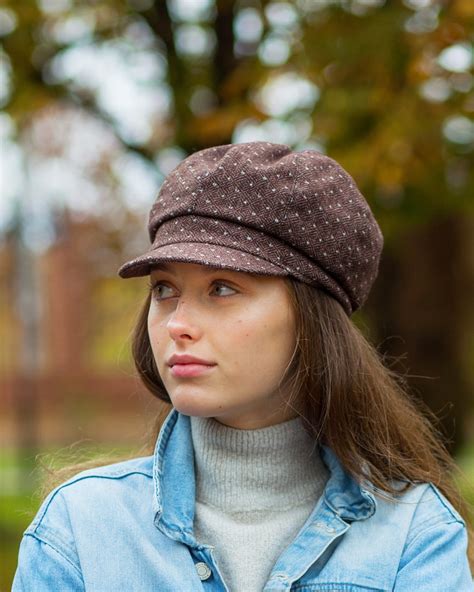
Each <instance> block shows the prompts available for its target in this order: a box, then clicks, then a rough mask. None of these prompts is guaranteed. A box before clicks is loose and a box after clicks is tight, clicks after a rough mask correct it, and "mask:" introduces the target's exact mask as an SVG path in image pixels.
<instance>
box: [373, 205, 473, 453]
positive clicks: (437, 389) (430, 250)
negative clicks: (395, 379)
mask: <svg viewBox="0 0 474 592" xmlns="http://www.w3.org/2000/svg"><path fill="white" fill-rule="evenodd" d="M470 232H472V226H471V227H470V225H469V223H468V222H467V221H466V218H465V217H463V216H462V215H460V214H454V213H453V214H450V215H449V216H445V217H444V218H439V219H436V220H433V221H430V222H429V223H427V224H426V225H424V226H419V227H416V228H413V229H410V230H409V231H407V232H405V233H404V234H402V235H401V236H400V237H399V238H398V239H397V242H396V244H391V245H386V248H385V249H384V254H383V256H382V261H381V268H380V273H379V277H378V279H377V281H376V284H375V286H374V290H373V293H372V294H371V306H370V312H369V314H370V315H371V316H372V315H373V321H374V327H376V331H378V332H379V333H378V335H377V338H376V340H377V343H380V342H381V341H383V340H384V339H385V340H386V341H384V343H383V344H382V346H381V347H380V349H381V351H382V352H383V353H386V354H388V355H389V356H405V355H406V358H407V363H406V364H405V363H404V364H403V368H401V367H399V366H396V369H397V370H398V371H400V372H402V373H407V374H408V375H410V376H412V375H416V376H412V377H410V378H408V384H409V385H410V387H411V390H412V392H414V394H415V395H416V396H419V397H421V398H422V399H423V400H424V401H425V402H426V403H427V404H428V406H429V407H430V408H431V409H432V410H433V411H434V412H435V413H436V414H437V415H438V417H439V419H440V423H439V426H437V427H438V428H439V429H441V431H442V432H443V434H444V435H445V436H446V438H447V440H448V441H447V446H448V449H449V450H450V452H451V453H452V454H455V453H456V452H457V451H458V450H459V449H460V447H461V446H462V445H463V444H464V442H465V441H466V439H467V436H468V434H467V431H468V425H467V423H466V422H467V420H468V418H469V412H470V406H471V399H472V393H470V390H471V388H472V385H471V384H470V379H469V375H468V371H467V356H466V353H465V352H466V349H467V347H468V332H469V321H470V318H471V317H470V314H471V308H472V262H471V257H470V256H469V253H470V248H471V247H472V241H471V239H470ZM397 364H399V362H397Z"/></svg>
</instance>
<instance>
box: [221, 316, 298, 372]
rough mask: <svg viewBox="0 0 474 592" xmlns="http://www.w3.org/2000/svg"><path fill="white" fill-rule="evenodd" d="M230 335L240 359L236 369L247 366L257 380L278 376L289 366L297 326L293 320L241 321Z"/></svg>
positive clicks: (236, 363)
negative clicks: (279, 372) (268, 375)
mask: <svg viewBox="0 0 474 592" xmlns="http://www.w3.org/2000/svg"><path fill="white" fill-rule="evenodd" d="M232 329H233V331H232V332H230V331H229V333H228V334H229V335H231V334H232V335H233V337H232V343H231V344H229V346H230V347H231V348H232V349H233V351H234V352H235V353H237V352H239V355H238V356H236V357H235V365H236V366H237V365H238V366H240V365H242V366H244V367H245V368H246V369H247V370H248V371H252V370H253V372H254V375H255V376H259V375H260V376H262V375H263V374H266V373H267V372H270V373H273V372H278V371H279V369H284V368H285V367H286V365H287V363H288V362H289V360H290V358H291V356H292V354H293V350H294V347H295V344H296V338H295V334H294V333H295V331H294V325H293V322H292V320H291V319H290V318H281V316H280V315H273V316H272V315H270V316H268V317H267V318H262V315H258V316H257V317H256V318H255V319H254V320H253V321H249V319H245V320H239V321H237V322H236V323H235V325H234V327H233V328H232Z"/></svg>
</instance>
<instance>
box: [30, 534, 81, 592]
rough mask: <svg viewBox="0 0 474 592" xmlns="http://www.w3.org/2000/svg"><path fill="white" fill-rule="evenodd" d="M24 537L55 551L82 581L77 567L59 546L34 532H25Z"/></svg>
mask: <svg viewBox="0 0 474 592" xmlns="http://www.w3.org/2000/svg"><path fill="white" fill-rule="evenodd" d="M24 536H30V537H32V538H34V539H36V540H37V541H39V542H40V543H43V544H45V545H48V547H50V548H51V549H53V551H55V552H56V553H57V554H58V555H60V556H61V557H62V558H63V559H64V560H65V561H67V562H68V563H69V565H71V566H72V567H73V568H74V570H75V571H76V573H77V575H78V576H79V577H80V579H81V581H82V572H81V570H80V568H79V566H78V565H76V564H75V563H74V562H73V561H71V559H70V558H69V557H68V556H67V555H66V554H65V553H63V551H61V550H60V548H59V546H57V545H56V544H55V543H53V542H52V541H50V540H48V539H46V538H45V537H43V536H41V535H39V534H37V533H36V532H26V533H25V535H24Z"/></svg>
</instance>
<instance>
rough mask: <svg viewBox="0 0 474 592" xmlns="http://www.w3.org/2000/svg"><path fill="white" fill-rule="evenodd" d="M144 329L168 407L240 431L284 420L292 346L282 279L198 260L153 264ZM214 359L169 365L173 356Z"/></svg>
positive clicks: (290, 413) (291, 325)
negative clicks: (286, 374) (283, 381)
mask: <svg viewBox="0 0 474 592" xmlns="http://www.w3.org/2000/svg"><path fill="white" fill-rule="evenodd" d="M150 283H151V286H153V290H152V299H151V304H150V310H149V314H148V334H149V337H150V343H151V346H152V350H153V355H154V357H155V361H156V364H157V367H158V370H159V373H160V376H161V379H162V380H163V383H164V385H165V387H166V390H167V391H168V394H169V396H170V399H171V402H172V404H173V406H174V407H175V408H176V409H177V410H178V411H180V412H181V413H183V414H184V415H191V416H201V417H214V418H215V419H217V420H218V421H220V422H221V423H223V424H225V425H228V426H230V427H234V428H238V429H257V428H261V427H266V426H270V425H274V424H277V423H280V422H282V421H287V420H289V419H292V418H293V417H296V412H294V411H293V410H292V409H288V408H286V407H284V406H282V401H285V400H286V397H287V395H288V393H285V392H284V390H283V389H284V387H280V389H279V382H280V379H281V378H282V376H283V374H284V372H285V370H286V368H287V366H288V365H289V364H290V361H291V358H292V355H293V352H294V349H295V345H296V339H295V320H294V314H293V310H292V307H291V303H290V297H289V294H288V292H287V289H286V286H285V282H284V280H283V279H282V278H280V277H277V276H264V275H252V274H248V273H243V272H239V271H231V270H223V269H215V268H211V267H208V266H205V265H198V264H195V263H176V262H167V263H163V264H161V265H160V266H156V267H154V268H153V270H152V272H151V274H150ZM173 355H175V356H184V355H188V356H194V357H197V358H199V359H201V360H204V361H205V362H207V363H208V364H212V365H207V366H205V365H204V366H203V365H194V364H193V365H188V364H185V365H183V364H179V363H178V364H175V365H174V366H173V367H171V366H170V365H169V363H170V358H171V356H173Z"/></svg>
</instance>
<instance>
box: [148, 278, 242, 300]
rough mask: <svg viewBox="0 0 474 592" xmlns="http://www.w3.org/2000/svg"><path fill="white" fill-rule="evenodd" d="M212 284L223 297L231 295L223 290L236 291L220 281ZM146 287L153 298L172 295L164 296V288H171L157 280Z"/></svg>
mask: <svg viewBox="0 0 474 592" xmlns="http://www.w3.org/2000/svg"><path fill="white" fill-rule="evenodd" d="M212 286H213V288H217V289H218V290H219V291H220V293H217V295H218V296H223V297H226V296H232V294H226V293H225V290H230V291H231V292H232V293H236V292H237V291H236V290H235V289H234V288H232V287H231V286H229V285H228V284H226V283H224V282H222V281H214V282H212ZM148 287H149V288H150V291H151V292H152V295H153V298H154V299H155V300H166V299H168V298H171V297H172V296H170V295H168V296H166V289H168V290H171V291H172V288H171V287H170V286H168V285H167V284H165V283H163V282H159V281H157V282H155V283H152V282H150V283H149V284H148ZM163 289H164V290H165V293H164V294H163ZM222 290H224V293H222Z"/></svg>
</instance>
